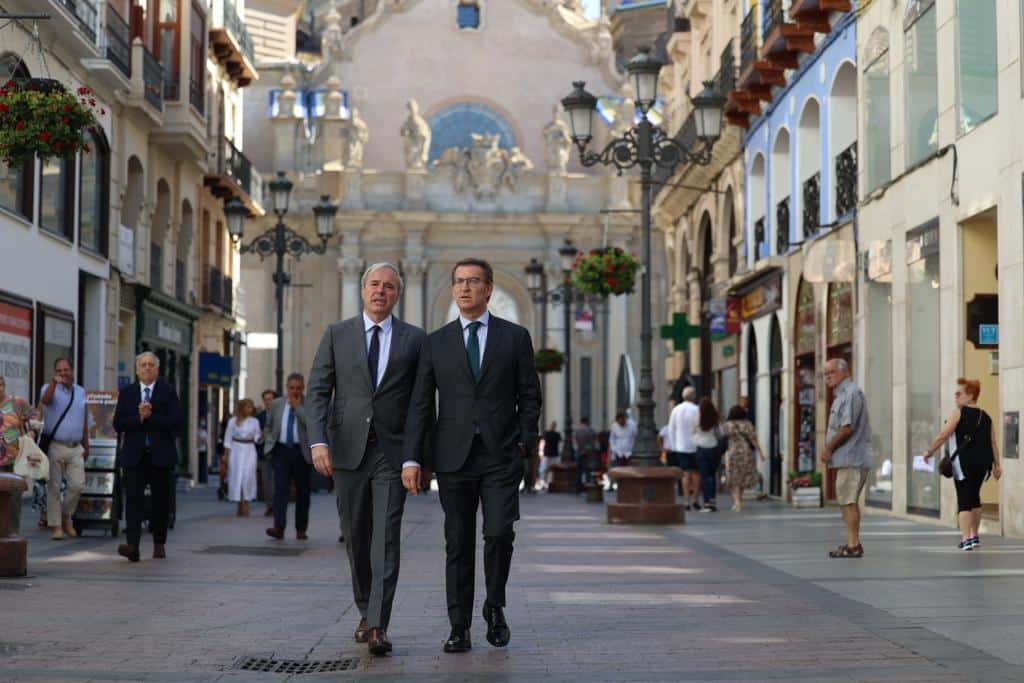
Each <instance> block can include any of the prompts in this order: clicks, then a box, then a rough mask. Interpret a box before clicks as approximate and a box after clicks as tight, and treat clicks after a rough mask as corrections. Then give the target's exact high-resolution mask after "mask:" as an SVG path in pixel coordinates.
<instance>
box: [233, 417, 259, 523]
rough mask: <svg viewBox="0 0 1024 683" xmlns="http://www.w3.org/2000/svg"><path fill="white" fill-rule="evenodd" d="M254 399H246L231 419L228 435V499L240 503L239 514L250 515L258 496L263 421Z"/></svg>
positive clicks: (241, 515)
mask: <svg viewBox="0 0 1024 683" xmlns="http://www.w3.org/2000/svg"><path fill="white" fill-rule="evenodd" d="M255 415H256V407H255V406H254V405H253V402H252V401H250V400H249V399H247V398H243V399H242V400H241V401H239V402H238V405H237V406H236V407H235V416H234V417H233V418H231V419H230V420H228V428H227V431H226V432H225V434H224V457H225V458H227V460H228V500H233V501H235V502H237V503H238V510H237V512H236V514H237V515H238V516H239V517H248V516H249V501H250V500H253V499H255V498H256V442H257V441H258V440H259V439H260V435H261V432H260V423H259V420H257V419H256V418H255Z"/></svg>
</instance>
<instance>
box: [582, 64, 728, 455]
mask: <svg viewBox="0 0 1024 683" xmlns="http://www.w3.org/2000/svg"><path fill="white" fill-rule="evenodd" d="M661 67H662V64H661V62H659V61H658V60H657V59H654V58H653V57H651V55H650V50H649V49H646V48H642V49H641V50H640V52H639V53H638V54H637V55H636V56H635V57H633V59H631V60H629V64H628V65H627V67H626V68H627V70H628V71H629V77H630V79H631V80H632V83H633V91H634V93H635V94H636V108H637V111H638V112H639V114H640V121H639V122H638V123H637V124H636V125H635V126H633V127H632V128H630V130H628V131H627V132H626V133H625V134H624V135H623V136H622V137H621V138H616V139H613V140H611V141H610V142H609V143H608V144H607V145H606V146H605V148H604V149H603V150H601V151H600V152H593V151H588V150H587V145H588V144H589V143H590V141H591V140H592V139H593V135H592V131H593V120H594V110H595V109H596V108H597V98H596V97H594V96H593V95H591V94H590V93H588V92H587V91H586V90H585V89H584V86H585V85H586V83H584V82H583V81H575V82H574V83H573V91H572V93H570V94H569V96H568V97H566V98H564V99H563V100H562V106H563V107H565V111H566V112H568V114H569V122H570V124H571V125H572V139H573V142H574V143H576V147H577V148H578V149H579V152H580V163H581V164H583V165H584V166H594V165H596V164H601V165H603V166H614V167H615V168H616V169H617V170H618V172H619V173H622V171H624V170H626V169H630V168H633V167H635V166H639V167H640V189H641V199H642V205H641V213H640V216H641V229H642V232H643V247H642V256H643V265H644V268H643V274H642V277H641V283H642V286H641V291H640V296H641V302H640V304H641V330H640V348H641V357H640V386H639V393H640V399H639V400H638V401H637V409H638V412H639V418H640V419H639V423H638V425H637V437H636V444H635V445H634V447H633V456H632V458H631V462H630V464H631V465H635V466H637V467H656V466H657V465H659V462H658V455H659V453H658V439H657V428H656V427H655V425H654V398H653V394H654V379H653V376H652V370H651V365H652V351H651V349H652V341H653V340H652V335H651V187H652V186H653V185H654V182H653V180H652V178H651V169H652V168H653V167H655V166H658V167H659V168H664V169H667V170H668V171H669V172H671V171H672V170H673V169H674V168H675V167H676V166H677V165H678V164H680V163H682V162H689V163H693V164H700V165H707V164H708V163H710V161H711V148H712V146H713V145H714V144H715V141H716V140H717V139H718V137H719V135H720V134H721V130H722V109H723V106H724V104H725V98H724V97H722V95H721V94H719V93H718V92H716V91H715V89H714V83H713V82H712V81H705V82H704V90H702V91H701V93H700V94H699V95H697V96H696V97H694V98H693V99H692V100H691V101H692V103H693V114H692V115H693V117H694V124H695V128H696V139H695V140H694V141H693V143H692V146H691V145H689V144H685V143H681V142H680V141H679V140H676V139H673V138H670V137H669V136H668V135H666V134H665V132H664V131H663V130H661V129H660V128H658V127H657V126H655V125H654V124H653V123H651V121H650V119H649V118H648V117H647V112H648V111H650V109H651V107H653V106H654V103H655V101H656V100H657V97H658V72H659V71H660V70H661Z"/></svg>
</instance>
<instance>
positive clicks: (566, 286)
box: [525, 240, 579, 463]
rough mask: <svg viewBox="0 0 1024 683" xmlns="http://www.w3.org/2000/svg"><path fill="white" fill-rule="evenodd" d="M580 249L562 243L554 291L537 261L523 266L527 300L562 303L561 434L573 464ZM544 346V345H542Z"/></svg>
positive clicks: (564, 452) (564, 456) (564, 450)
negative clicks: (575, 310) (574, 312)
mask: <svg viewBox="0 0 1024 683" xmlns="http://www.w3.org/2000/svg"><path fill="white" fill-rule="evenodd" d="M578 253H579V249H577V248H576V247H575V246H573V244H572V242H570V241H569V240H565V244H563V245H562V246H561V247H559V249H558V259H559V261H560V263H561V266H562V283H561V284H560V285H558V286H557V287H555V288H554V289H551V290H547V282H546V280H547V278H546V276H545V275H544V266H543V265H542V264H541V263H540V262H538V261H537V259H535V258H532V259H530V263H529V264H528V265H527V266H526V268H525V270H526V288H527V289H528V290H530V297H531V298H532V299H533V302H534V303H536V304H541V305H542V306H545V305H547V303H548V302H551V303H553V304H558V303H561V304H562V323H563V333H564V335H565V337H564V341H563V342H562V346H563V347H564V351H563V353H564V354H565V363H564V364H563V365H562V372H563V373H564V377H565V392H564V400H565V410H564V412H563V417H562V420H563V424H562V427H563V430H562V432H563V434H564V437H563V439H564V443H562V462H565V463H569V462H572V461H573V447H572V304H573V302H574V301H575V299H576V289H575V288H574V287H573V286H572V266H573V263H575V262H576V254H578ZM542 317H543V322H542V323H541V326H542V328H543V330H542V332H541V333H542V334H544V335H546V334H547V312H545V313H544V315H543V316H542ZM541 346H543V343H542V344H541Z"/></svg>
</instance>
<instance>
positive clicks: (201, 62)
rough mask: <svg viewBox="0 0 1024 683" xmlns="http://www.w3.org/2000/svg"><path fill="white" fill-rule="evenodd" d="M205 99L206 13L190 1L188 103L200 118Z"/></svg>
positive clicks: (203, 110) (199, 5) (200, 6)
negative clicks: (190, 28)
mask: <svg viewBox="0 0 1024 683" xmlns="http://www.w3.org/2000/svg"><path fill="white" fill-rule="evenodd" d="M205 97H206V13H205V12H204V11H203V7H202V4H201V3H199V2H197V1H196V0H192V30H191V34H190V36H189V79H188V98H189V102H191V103H192V106H193V107H194V108H195V110H196V111H197V112H199V114H200V116H202V115H203V114H204V113H205V111H206V107H205V104H206V102H205Z"/></svg>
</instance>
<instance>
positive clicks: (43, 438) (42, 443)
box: [38, 384, 75, 455]
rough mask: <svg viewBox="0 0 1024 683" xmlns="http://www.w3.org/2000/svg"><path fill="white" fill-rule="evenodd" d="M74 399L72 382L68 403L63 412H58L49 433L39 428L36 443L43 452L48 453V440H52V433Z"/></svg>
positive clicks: (55, 431) (65, 415)
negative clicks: (58, 416) (55, 421)
mask: <svg viewBox="0 0 1024 683" xmlns="http://www.w3.org/2000/svg"><path fill="white" fill-rule="evenodd" d="M74 401H75V385H74V384H72V385H71V398H70V399H68V404H67V406H66V407H65V408H64V412H63V413H61V414H60V418H59V419H58V420H57V424H55V425H54V426H53V429H52V430H50V433H49V434H47V433H46V430H45V429H40V430H39V441H38V443H39V450H41V451H42V452H43V453H46V454H47V455H49V451H50V442H52V441H53V435H54V434H56V433H57V430H58V429H60V425H61V423H63V422H64V418H65V417H67V414H68V411H69V410H71V404H72V403H74Z"/></svg>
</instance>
